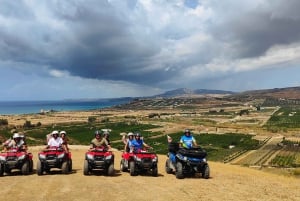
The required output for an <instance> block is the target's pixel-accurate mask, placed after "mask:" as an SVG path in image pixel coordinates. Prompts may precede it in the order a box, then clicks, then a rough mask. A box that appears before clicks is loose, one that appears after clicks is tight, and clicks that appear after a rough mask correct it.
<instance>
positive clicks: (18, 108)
mask: <svg viewBox="0 0 300 201" xmlns="http://www.w3.org/2000/svg"><path fill="white" fill-rule="evenodd" d="M131 100H132V98H111V99H91V100H89V99H82V100H81V99H80V100H58V101H0V115H18V114H36V113H41V112H47V111H80V110H94V109H101V108H108V107H113V106H117V105H120V104H125V103H128V102H130V101H131Z"/></svg>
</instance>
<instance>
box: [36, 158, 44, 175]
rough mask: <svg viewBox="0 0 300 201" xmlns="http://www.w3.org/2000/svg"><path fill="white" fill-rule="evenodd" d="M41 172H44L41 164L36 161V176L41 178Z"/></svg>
mask: <svg viewBox="0 0 300 201" xmlns="http://www.w3.org/2000/svg"><path fill="white" fill-rule="evenodd" d="M43 172H44V170H43V164H42V162H41V161H40V160H38V161H37V163H36V173H37V175H39V176H41V175H43Z"/></svg>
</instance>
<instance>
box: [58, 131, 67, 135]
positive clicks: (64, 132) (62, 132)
mask: <svg viewBox="0 0 300 201" xmlns="http://www.w3.org/2000/svg"><path fill="white" fill-rule="evenodd" d="M59 134H65V135H67V133H66V131H60V132H59Z"/></svg>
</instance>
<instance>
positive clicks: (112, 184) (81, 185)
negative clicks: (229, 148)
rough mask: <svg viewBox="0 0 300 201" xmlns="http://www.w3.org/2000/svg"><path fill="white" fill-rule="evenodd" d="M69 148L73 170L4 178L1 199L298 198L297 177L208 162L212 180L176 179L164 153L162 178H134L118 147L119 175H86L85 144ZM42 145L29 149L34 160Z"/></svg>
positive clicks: (299, 188)
mask: <svg viewBox="0 0 300 201" xmlns="http://www.w3.org/2000/svg"><path fill="white" fill-rule="evenodd" d="M70 148H71V151H72V156H73V168H74V170H73V172H72V174H69V175H62V174H60V172H59V171H55V172H53V173H52V174H50V175H44V176H37V175H36V174H32V175H28V176H22V175H17V174H14V175H11V176H4V177H1V178H0V186H1V188H0V193H1V195H2V197H1V200H5V201H10V200H14V201H15V200H16V199H18V200H19V199H22V200H24V201H26V200H30V201H39V200H41V201H42V200H43V201H47V200H65V201H68V200H70V201H76V200H83V201H85V200H88V201H93V200H95V201H96V200H97V201H98V200H118V201H122V200H127V201H128V200H155V201H160V200H161V201H166V200H176V201H177V200H272V201H274V200H275V201H276V200H289V201H291V200H292V201H293V200H295V201H296V200H300V186H299V179H296V178H290V177H284V176H278V175H274V174H270V173H265V172H261V171H258V170H253V169H249V168H244V167H239V166H233V165H229V164H222V163H214V162H210V163H209V164H210V168H211V178H210V179H208V180H205V179H201V178H186V179H183V180H178V179H176V178H175V176H174V175H168V174H166V173H165V171H164V162H165V160H166V156H164V155H159V176H158V177H152V176H141V175H139V176H134V177H132V176H130V175H129V174H128V173H123V172H120V171H119V161H120V156H121V152H119V151H116V152H115V157H116V158H115V169H116V174H115V176H113V177H108V176H104V175H91V176H84V175H83V173H82V168H83V161H84V153H85V151H86V150H87V146H72V145H71V146H70ZM39 149H40V147H35V148H31V149H30V150H31V151H32V153H33V154H34V162H36V159H37V152H38V150H39ZM34 165H36V163H35V164H34ZM34 167H35V166H34Z"/></svg>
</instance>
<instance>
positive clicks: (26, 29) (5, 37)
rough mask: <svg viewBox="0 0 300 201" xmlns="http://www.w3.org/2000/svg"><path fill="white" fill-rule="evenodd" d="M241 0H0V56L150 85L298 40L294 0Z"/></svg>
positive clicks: (222, 67) (191, 78)
mask: <svg viewBox="0 0 300 201" xmlns="http://www.w3.org/2000/svg"><path fill="white" fill-rule="evenodd" d="M245 2H246V3H244V2H242V1H241V2H240V3H239V2H237V1H235V0H226V1H225V0H224V1H215V0H210V1H196V0H174V1H159V0H153V1H135V0H127V1H125V0H124V1H123V0H88V1H84V0H76V1H75V0H64V1H59V0H56V1H55V0H53V1H38V0H36V1H1V6H0V62H1V61H13V62H16V63H17V64H19V63H20V64H23V63H24V64H26V65H24V66H26V67H27V68H28V69H30V64H32V65H33V66H35V67H36V66H39V65H40V66H43V69H46V70H50V71H51V70H57V71H61V72H67V74H68V75H71V76H76V77H80V78H88V79H89V78H92V79H97V80H109V81H120V82H122V81H127V82H131V83H133V84H138V85H139V84H141V85H147V86H154V87H157V86H161V85H164V86H165V87H166V88H167V87H169V88H171V87H172V86H173V85H172V84H174V83H178V86H179V85H181V86H186V85H188V84H189V83H193V85H194V83H198V82H199V80H200V79H201V78H202V79H203V78H206V79H210V77H212V79H211V80H213V79H214V78H215V77H216V75H218V77H217V78H220V77H221V76H223V75H224V76H226V75H228V74H231V73H232V72H234V73H235V72H239V71H245V69H246V70H248V71H250V70H252V69H257V68H260V66H261V64H260V63H259V62H256V63H255V62H253V63H255V65H257V66H253V67H252V66H250V67H249V66H246V67H245V66H243V67H240V66H239V64H241V63H242V64H244V63H247V62H248V61H247V62H244V63H243V61H240V60H242V59H244V58H253V60H255V59H256V58H257V57H260V56H263V55H264V54H266V52H267V51H268V50H269V49H271V48H272V47H274V46H276V45H290V44H296V43H299V39H300V35H299V33H300V14H299V12H298V10H299V9H300V3H298V1H296V0H292V1H289V3H286V1H284V0H275V1H267V0H266V1H260V0H257V1H256V0H253V1H245ZM251 6H252V7H251ZM262 62H264V63H263V64H265V63H268V64H269V63H271V64H272V61H269V58H267V59H264V60H263V61H262ZM12 66H16V65H12ZM228 66H229V67H228ZM231 66H233V67H234V69H233V70H232V69H231ZM0 67H1V66H0ZM46 70H44V71H43V72H39V73H40V74H41V75H43V76H45V71H46ZM57 71H56V72H57ZM50 74H51V73H50ZM50 74H48V76H50ZM54 74H55V73H54ZM57 74H59V73H56V74H55V75H57ZM51 75H53V73H52V74H51ZM179 81H180V82H179ZM169 83H170V86H168V84H169Z"/></svg>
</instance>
